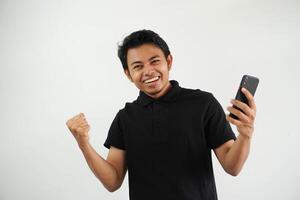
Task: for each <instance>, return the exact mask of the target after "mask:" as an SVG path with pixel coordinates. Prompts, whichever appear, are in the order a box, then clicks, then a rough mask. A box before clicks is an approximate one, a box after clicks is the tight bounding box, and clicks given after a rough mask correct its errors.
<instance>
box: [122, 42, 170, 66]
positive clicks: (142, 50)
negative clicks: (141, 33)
mask: <svg viewBox="0 0 300 200" xmlns="http://www.w3.org/2000/svg"><path fill="white" fill-rule="evenodd" d="M155 55H158V56H163V55H164V53H163V51H162V50H161V49H160V48H159V47H156V46H155V45H153V44H143V45H141V46H138V47H136V48H131V49H129V50H128V52H127V61H128V63H131V62H135V61H146V60H148V59H149V58H151V57H152V56H155Z"/></svg>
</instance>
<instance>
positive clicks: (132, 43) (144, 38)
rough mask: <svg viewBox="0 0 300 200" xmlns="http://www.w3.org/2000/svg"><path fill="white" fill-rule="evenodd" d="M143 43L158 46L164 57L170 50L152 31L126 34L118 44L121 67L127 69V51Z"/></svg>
mask: <svg viewBox="0 0 300 200" xmlns="http://www.w3.org/2000/svg"><path fill="white" fill-rule="evenodd" d="M143 44H153V45H155V46H156V47H158V48H160V49H161V50H162V51H163V53H164V56H165V58H167V57H168V56H169V55H170V50H169V47H168V45H167V43H166V42H165V41H164V40H163V39H162V38H161V37H160V36H159V35H158V34H157V33H155V32H154V31H151V30H146V29H143V30H139V31H135V32H133V33H131V34H130V35H128V36H126V37H125V38H124V40H123V42H122V44H121V45H118V57H119V58H120V60H121V63H122V66H123V69H124V70H125V69H128V65H127V52H128V50H129V49H131V48H135V47H139V46H141V45H143Z"/></svg>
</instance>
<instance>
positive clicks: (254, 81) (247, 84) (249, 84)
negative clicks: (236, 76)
mask: <svg viewBox="0 0 300 200" xmlns="http://www.w3.org/2000/svg"><path fill="white" fill-rule="evenodd" d="M258 82H259V79H258V78H257V77H254V76H250V75H244V76H243V78H242V81H241V83H240V86H239V89H238V91H237V93H236V96H235V99H237V100H240V101H242V102H244V103H246V104H247V105H249V103H248V99H247V97H246V96H245V95H244V93H243V92H242V90H241V89H242V88H243V87H244V88H246V89H247V90H248V91H249V92H250V93H251V94H252V96H254V94H255V91H256V88H257V86H258ZM233 107H234V108H236V109H238V110H240V111H242V110H241V109H239V108H238V107H236V106H233ZM242 112H243V111H242ZM229 116H230V117H232V118H234V119H238V117H237V116H235V115H234V114H232V113H230V114H229Z"/></svg>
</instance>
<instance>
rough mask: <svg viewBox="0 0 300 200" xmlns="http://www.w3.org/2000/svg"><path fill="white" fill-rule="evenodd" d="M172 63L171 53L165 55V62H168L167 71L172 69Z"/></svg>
mask: <svg viewBox="0 0 300 200" xmlns="http://www.w3.org/2000/svg"><path fill="white" fill-rule="evenodd" d="M172 63H173V57H172V55H171V54H169V55H168V57H167V64H168V69H169V71H170V70H171V69H172Z"/></svg>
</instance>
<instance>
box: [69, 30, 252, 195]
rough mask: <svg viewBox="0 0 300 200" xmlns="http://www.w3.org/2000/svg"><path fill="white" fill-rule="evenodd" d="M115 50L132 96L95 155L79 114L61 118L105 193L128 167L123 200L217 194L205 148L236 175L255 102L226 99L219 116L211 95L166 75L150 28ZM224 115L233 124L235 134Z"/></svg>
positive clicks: (166, 55) (168, 64) (163, 54)
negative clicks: (126, 195) (134, 94)
mask: <svg viewBox="0 0 300 200" xmlns="http://www.w3.org/2000/svg"><path fill="white" fill-rule="evenodd" d="M118 56H119V58H120V60H121V63H122V65H123V69H124V72H125V74H126V76H127V77H128V79H129V80H130V81H131V82H133V83H134V84H135V86H136V87H137V88H138V89H139V96H138V98H137V99H136V100H135V101H133V102H131V103H126V104H125V107H124V108H122V109H120V110H119V112H118V113H117V114H116V116H115V118H114V120H113V122H112V124H111V126H110V129H109V132H108V136H107V139H106V141H105V143H104V146H105V147H107V148H109V153H108V156H107V159H106V160H105V159H103V158H102V157H101V156H100V155H99V154H97V153H96V151H95V150H94V149H93V148H92V146H91V145H90V143H89V134H88V132H89V128H90V126H89V124H88V122H87V120H86V119H85V117H84V114H83V113H80V114H79V115H77V116H75V117H73V118H72V119H70V120H68V121H67V126H68V127H69V129H70V131H71V132H72V133H73V135H74V137H75V138H76V140H77V142H78V144H79V147H80V149H81V150H82V152H83V154H84V156H85V158H86V161H87V163H88V165H89V167H90V168H91V170H92V171H93V173H94V174H95V175H96V177H97V178H98V179H99V180H100V181H101V182H102V184H103V185H104V186H105V188H107V190H109V191H110V192H113V191H116V190H117V189H118V188H120V186H121V185H122V182H123V180H124V176H125V174H126V172H127V169H128V178H129V196H130V199H131V200H147V199H151V200H153V199H156V200H159V199H162V200H169V199H170V200H171V199H172V200H174V199H178V200H194V199H205V200H206V199H209V200H212V199H213V200H215V199H217V191H216V186H215V180H214V174H213V167H212V159H211V150H213V151H214V153H215V155H216V157H217V159H218V161H219V162H220V164H221V165H222V167H223V169H224V170H225V171H226V172H227V173H228V174H230V175H232V176H237V175H238V174H239V172H240V171H241V169H242V166H243V164H244V163H245V161H246V159H247V157H248V154H249V149H250V142H251V137H252V134H253V129H254V128H253V125H254V119H255V113H256V107H255V103H254V99H253V96H252V95H251V94H250V92H249V91H247V90H242V91H243V93H244V94H245V95H246V97H247V98H248V101H249V106H248V105H246V104H244V103H242V102H240V101H237V100H232V104H233V105H235V106H237V107H238V108H240V109H241V110H242V111H243V112H241V111H240V110H238V109H235V108H234V107H233V105H232V106H230V107H228V111H229V112H231V113H233V114H234V115H236V116H237V117H238V120H236V119H233V118H231V117H230V116H229V115H225V113H224V111H223V109H222V107H221V105H220V104H219V102H218V101H217V100H216V99H215V97H214V96H213V95H212V94H211V93H209V92H205V91H201V90H200V89H188V88H183V87H180V86H179V83H178V82H177V81H175V80H171V81H170V80H169V71H170V70H171V68H172V55H171V53H170V51H169V48H168V46H167V44H166V42H165V41H164V40H163V39H162V38H161V37H160V36H159V35H158V34H156V33H154V32H153V31H150V30H140V31H136V32H133V33H131V34H130V35H129V36H127V37H126V38H125V39H124V41H123V43H122V45H120V46H119V50H118ZM229 122H230V123H232V124H234V125H236V126H237V130H238V132H239V135H238V137H236V136H235V134H234V133H233V131H232V129H231V127H230V125H229Z"/></svg>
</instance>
